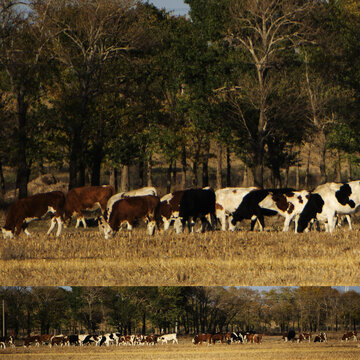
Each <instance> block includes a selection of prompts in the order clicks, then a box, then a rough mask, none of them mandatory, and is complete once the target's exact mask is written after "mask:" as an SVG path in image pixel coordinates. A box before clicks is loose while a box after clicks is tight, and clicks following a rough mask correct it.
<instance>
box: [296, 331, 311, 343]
mask: <svg viewBox="0 0 360 360" xmlns="http://www.w3.org/2000/svg"><path fill="white" fill-rule="evenodd" d="M305 340H308V341H309V342H310V341H311V333H304V332H303V333H300V334H299V339H298V342H301V341H305Z"/></svg>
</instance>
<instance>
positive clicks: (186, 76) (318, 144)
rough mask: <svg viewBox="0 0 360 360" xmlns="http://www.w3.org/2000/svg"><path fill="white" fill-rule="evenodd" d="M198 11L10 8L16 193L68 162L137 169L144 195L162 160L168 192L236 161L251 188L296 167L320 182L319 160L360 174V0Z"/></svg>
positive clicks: (213, 3)
mask: <svg viewBox="0 0 360 360" xmlns="http://www.w3.org/2000/svg"><path fill="white" fill-rule="evenodd" d="M185 2H186V3H187V4H189V5H190V13H189V16H183V17H181V16H180V17H179V16H173V15H172V14H171V13H170V14H169V13H166V12H165V11H164V10H159V9H157V8H155V7H154V6H153V5H151V4H149V3H147V2H141V1H138V0H111V1H96V0H72V1H67V0H59V1H51V0H28V1H19V0H0V122H1V126H0V190H1V191H0V193H1V196H4V194H5V192H6V191H7V190H8V188H9V187H16V188H17V189H18V193H17V196H18V197H19V198H22V197H25V196H27V195H28V188H27V185H28V183H29V181H30V179H32V178H34V177H35V176H37V175H39V174H44V173H49V172H50V173H54V172H56V171H60V170H64V169H65V171H66V172H67V175H68V178H67V179H68V187H69V188H72V187H76V186H83V185H85V184H91V185H98V184H102V183H104V182H110V183H112V184H113V185H115V186H116V188H118V189H119V188H121V189H124V190H126V189H128V188H129V182H130V174H129V168H130V167H134V166H135V167H136V169H137V170H136V171H137V172H136V177H137V178H138V184H137V185H139V186H141V185H149V184H152V183H153V177H154V169H155V167H157V168H161V170H162V173H161V174H162V176H163V177H164V178H165V181H164V183H165V184H166V187H167V190H168V191H170V190H171V189H172V187H173V186H174V184H175V182H176V176H177V175H179V177H180V178H181V180H180V184H179V187H181V188H185V187H187V186H207V185H208V184H209V177H212V178H214V182H215V183H214V185H216V187H217V188H220V187H222V186H225V185H226V186H230V185H232V183H233V178H232V176H233V175H232V162H231V160H232V159H234V157H235V158H236V159H238V160H239V161H241V164H242V167H243V172H244V181H243V183H246V182H247V184H248V185H249V186H250V185H254V184H255V185H258V186H263V185H272V186H275V187H277V186H283V185H285V186H286V185H288V176H289V169H290V168H291V167H295V168H296V169H297V173H296V180H294V184H291V185H292V186H294V187H300V186H306V187H308V186H310V183H311V181H310V180H311V173H310V170H309V162H310V159H311V158H312V157H315V156H316V157H317V158H318V164H317V167H318V171H319V178H318V179H317V180H318V182H325V181H328V180H336V181H341V180H349V179H351V178H356V176H357V175H358V154H359V144H360V142H359V134H360V132H359V127H360V123H359V121H358V113H359V93H360V81H359V80H360V60H359V59H360V56H359V49H360V47H359V39H360V34H359V31H360V30H359V29H360V10H359V5H358V2H357V1H354V0H330V1H292V0H281V1H279V0H263V1H252V0H241V1H240V0H206V1H205V0H186V1H185ZM305 145H307V147H306V149H307V150H306V151H305V153H304V149H305ZM329 152H330V153H331V154H332V155H333V159H335V160H334V163H333V164H331V166H330V165H329V164H328V163H327V159H328V157H327V156H328V154H329ZM159 158H160V159H161V161H159V160H158V159H159ZM211 161H213V163H214V164H215V166H214V168H210V167H209V163H210V162H211ZM344 164H346V169H347V171H346V173H344V166H345V165H344ZM301 171H303V174H301V173H300V172H301ZM104 173H106V174H108V178H107V179H106V180H104ZM300 175H302V177H301V176H300ZM245 177H246V182H245Z"/></svg>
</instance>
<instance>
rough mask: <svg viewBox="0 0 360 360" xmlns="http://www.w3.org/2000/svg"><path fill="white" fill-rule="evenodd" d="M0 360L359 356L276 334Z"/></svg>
mask: <svg viewBox="0 0 360 360" xmlns="http://www.w3.org/2000/svg"><path fill="white" fill-rule="evenodd" d="M0 357H1V358H2V359H11V360H13V359H34V360H35V359H36V360H38V359H49V360H52V359H86V360H95V359H96V360H97V359H129V360H131V359H144V360H146V359H149V360H150V359H151V360H155V359H156V360H157V359H159V360H170V359H178V360H180V359H181V360H187V359H189V360H198V359H199V360H203V359H226V360H235V359H236V360H237V359H247V360H248V359H249V360H251V359H254V360H259V359H261V360H263V359H264V360H266V359H276V360H282V359H284V360H285V359H292V360H297V359H302V360H304V359H316V360H318V359H324V360H325V359H326V360H332V359H334V360H339V359H341V360H345V359H359V358H360V347H359V345H358V343H357V342H353V341H351V342H348V343H345V342H341V341H340V340H335V339H330V340H329V341H328V342H327V343H313V342H311V343H308V342H304V343H300V344H298V343H284V342H283V341H281V340H280V337H279V336H272V337H269V336H266V337H264V341H263V343H262V344H260V345H259V344H231V345H227V344H216V345H211V346H208V345H207V344H202V345H197V346H195V345H193V344H192V343H191V339H190V338H186V339H181V340H180V341H179V344H167V345H155V346H146V345H145V346H118V347H116V346H109V347H95V346H84V347H75V346H71V347H68V346H66V347H53V348H49V347H48V346H40V347H38V348H35V347H29V348H24V347H16V348H6V349H5V350H1V349H0Z"/></svg>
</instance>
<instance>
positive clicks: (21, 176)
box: [16, 92, 30, 199]
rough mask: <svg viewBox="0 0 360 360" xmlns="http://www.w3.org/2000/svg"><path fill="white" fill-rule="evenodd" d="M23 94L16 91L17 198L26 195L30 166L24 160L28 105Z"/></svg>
mask: <svg viewBox="0 0 360 360" xmlns="http://www.w3.org/2000/svg"><path fill="white" fill-rule="evenodd" d="M24 96H25V95H24V94H23V93H22V92H19V93H18V97H17V107H18V125H19V128H18V143H17V164H18V167H17V174H16V186H17V188H18V189H19V199H21V198H24V197H27V195H28V191H27V185H28V182H29V177H30V167H29V166H28V163H27V161H26V150H27V129H26V125H27V109H28V105H27V104H26V102H25V100H24Z"/></svg>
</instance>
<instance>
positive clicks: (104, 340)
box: [97, 333, 116, 346]
mask: <svg viewBox="0 0 360 360" xmlns="http://www.w3.org/2000/svg"><path fill="white" fill-rule="evenodd" d="M98 338H99V339H100V341H99V342H97V345H98V346H102V345H103V344H105V346H110V343H112V342H116V340H115V337H114V336H113V334H111V333H109V334H105V335H99V336H98Z"/></svg>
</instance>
